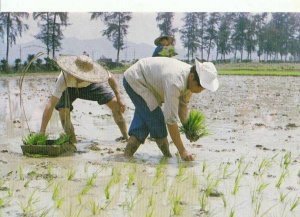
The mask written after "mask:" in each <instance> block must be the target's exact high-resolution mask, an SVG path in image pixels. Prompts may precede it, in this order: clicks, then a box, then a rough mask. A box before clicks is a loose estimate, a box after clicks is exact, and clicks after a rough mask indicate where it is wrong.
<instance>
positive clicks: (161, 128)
mask: <svg viewBox="0 0 300 217" xmlns="http://www.w3.org/2000/svg"><path fill="white" fill-rule="evenodd" d="M123 86H124V88H125V90H126V92H127V94H128V95H129V97H130V99H131V101H132V102H133V104H134V106H135V111H134V116H133V120H132V122H131V124H130V128H129V133H128V134H129V136H135V137H136V138H137V139H138V140H139V141H140V142H141V143H144V142H145V139H146V138H147V136H148V134H149V133H150V136H151V137H152V138H155V139H161V138H165V137H167V135H168V133H167V128H166V123H165V118H164V115H163V113H162V111H161V108H160V107H159V106H158V107H157V108H156V109H154V110H153V111H152V112H151V111H150V110H149V108H148V106H147V104H146V102H145V101H144V99H143V98H142V97H141V96H140V95H138V94H137V93H136V92H134V90H133V89H132V88H131V87H130V85H129V84H128V82H127V81H126V79H125V77H124V78H123Z"/></svg>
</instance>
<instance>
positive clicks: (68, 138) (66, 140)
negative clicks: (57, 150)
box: [54, 134, 72, 145]
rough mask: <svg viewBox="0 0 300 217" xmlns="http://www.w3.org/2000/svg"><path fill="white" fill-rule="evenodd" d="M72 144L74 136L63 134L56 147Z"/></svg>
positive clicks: (56, 141)
mask: <svg viewBox="0 0 300 217" xmlns="http://www.w3.org/2000/svg"><path fill="white" fill-rule="evenodd" d="M71 143H72V136H71V135H69V134H61V135H60V136H59V137H58V138H57V139H56V140H55V141H54V145H64V144H71Z"/></svg>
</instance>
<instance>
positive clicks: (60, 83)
mask: <svg viewBox="0 0 300 217" xmlns="http://www.w3.org/2000/svg"><path fill="white" fill-rule="evenodd" d="M65 78H66V79H65ZM90 84H91V83H90V82H87V81H83V82H78V81H77V80H76V78H75V77H74V76H72V75H69V74H68V73H63V72H61V73H60V74H59V76H58V78H57V81H56V83H55V88H54V90H53V92H52V95H53V96H55V97H57V98H59V99H60V97H61V96H62V93H63V92H64V91H65V90H66V89H67V87H77V88H82V87H87V86H89V85H90Z"/></svg>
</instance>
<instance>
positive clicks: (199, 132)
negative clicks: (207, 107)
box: [180, 110, 208, 141]
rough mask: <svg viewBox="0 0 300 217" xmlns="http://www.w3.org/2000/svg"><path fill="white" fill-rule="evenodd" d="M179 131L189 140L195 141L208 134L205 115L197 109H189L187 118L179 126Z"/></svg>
mask: <svg viewBox="0 0 300 217" xmlns="http://www.w3.org/2000/svg"><path fill="white" fill-rule="evenodd" d="M180 131H181V132H182V133H185V135H186V138H187V139H189V140H190V141H197V140H198V139H199V138H201V137H203V136H206V135H208V130H207V129H206V125H205V116H204V114H202V113H201V112H200V111H198V110H191V111H190V114H189V118H188V119H187V121H186V122H185V123H183V125H182V126H181V127H180Z"/></svg>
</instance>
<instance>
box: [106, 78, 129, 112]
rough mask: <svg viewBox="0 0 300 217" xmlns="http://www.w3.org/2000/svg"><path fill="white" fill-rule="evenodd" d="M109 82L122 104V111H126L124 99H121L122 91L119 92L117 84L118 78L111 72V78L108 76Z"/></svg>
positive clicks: (120, 104)
mask: <svg viewBox="0 0 300 217" xmlns="http://www.w3.org/2000/svg"><path fill="white" fill-rule="evenodd" d="M108 84H109V86H110V87H111V89H112V90H113V91H114V93H115V96H116V98H117V101H118V103H119V106H120V111H121V112H122V113H123V112H124V111H125V105H124V103H123V101H122V100H121V96H120V92H119V86H118V84H117V81H116V79H115V78H114V77H113V76H112V75H111V73H109V78H108Z"/></svg>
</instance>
